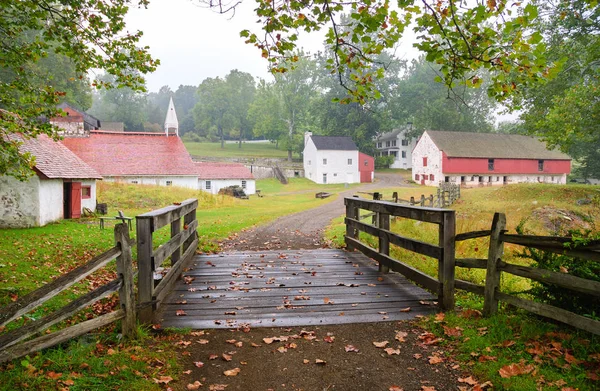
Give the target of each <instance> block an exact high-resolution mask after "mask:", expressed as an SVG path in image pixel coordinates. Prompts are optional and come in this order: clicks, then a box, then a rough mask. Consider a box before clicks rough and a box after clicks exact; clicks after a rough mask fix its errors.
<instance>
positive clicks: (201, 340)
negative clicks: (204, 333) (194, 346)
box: [196, 339, 209, 345]
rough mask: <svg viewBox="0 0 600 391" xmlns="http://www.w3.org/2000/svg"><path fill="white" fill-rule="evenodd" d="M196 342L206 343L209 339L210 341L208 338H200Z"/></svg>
mask: <svg viewBox="0 0 600 391" xmlns="http://www.w3.org/2000/svg"><path fill="white" fill-rule="evenodd" d="M196 342H198V343H199V344H200V345H206V344H207V343H208V342H209V341H208V339H199V340H198V341H196Z"/></svg>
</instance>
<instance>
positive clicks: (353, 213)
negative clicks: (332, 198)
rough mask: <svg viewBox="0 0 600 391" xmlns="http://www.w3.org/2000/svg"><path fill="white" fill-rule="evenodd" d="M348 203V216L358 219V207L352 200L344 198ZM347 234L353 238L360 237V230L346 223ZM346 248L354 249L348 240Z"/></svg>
mask: <svg viewBox="0 0 600 391" xmlns="http://www.w3.org/2000/svg"><path fill="white" fill-rule="evenodd" d="M344 202H345V203H346V218H349V219H354V220H358V208H357V207H356V206H355V205H354V204H353V203H352V200H349V199H346V200H344ZM346 236H347V237H349V238H353V239H358V231H357V230H355V229H354V228H352V227H350V226H349V225H348V224H346ZM346 249H348V251H354V247H352V245H351V244H350V242H348V241H347V240H346Z"/></svg>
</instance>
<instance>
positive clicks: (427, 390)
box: [421, 386, 436, 391]
mask: <svg viewBox="0 0 600 391" xmlns="http://www.w3.org/2000/svg"><path fill="white" fill-rule="evenodd" d="M421 391H436V390H435V387H434V386H421Z"/></svg>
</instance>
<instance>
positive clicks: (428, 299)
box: [156, 249, 436, 329]
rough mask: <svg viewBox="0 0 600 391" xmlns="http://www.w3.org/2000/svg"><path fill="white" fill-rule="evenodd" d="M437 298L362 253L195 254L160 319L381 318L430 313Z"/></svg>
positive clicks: (245, 322) (299, 322) (230, 322)
mask: <svg viewBox="0 0 600 391" xmlns="http://www.w3.org/2000/svg"><path fill="white" fill-rule="evenodd" d="M435 299H436V298H435V297H434V296H433V295H431V294H430V293H428V292H427V291H425V290H423V289H421V288H419V287H417V286H416V285H414V284H412V283H411V282H410V281H408V280H407V279H406V278H404V277H402V276H401V275H399V274H383V273H380V272H379V271H378V269H377V264H376V263H375V262H374V261H372V260H370V259H369V258H367V257H366V256H364V255H363V254H361V253H359V252H347V251H343V250H328V249H323V250H300V251H258V252H254V251H252V252H233V253H228V254H220V255H201V256H196V257H195V258H194V259H193V261H192V263H191V264H190V266H189V268H188V269H186V271H185V272H184V273H183V278H182V279H181V280H180V281H179V282H178V283H176V285H175V287H174V290H173V292H172V293H171V294H170V295H168V296H167V297H166V298H165V300H164V301H163V302H162V305H161V307H160V309H161V311H160V312H159V313H158V316H157V319H156V321H157V322H158V323H160V324H161V326H162V327H178V328H185V327H189V328H194V329H206V328H231V327H234V328H238V327H246V326H248V327H281V326H285V327H289V326H308V325H325V324H341V323H366V322H380V321H386V320H387V321H392V320H403V319H410V318H414V316H415V315H424V314H429V313H431V312H432V311H435V309H436V308H435V305H434V303H433V300H435Z"/></svg>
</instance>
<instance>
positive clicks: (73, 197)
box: [63, 182, 81, 219]
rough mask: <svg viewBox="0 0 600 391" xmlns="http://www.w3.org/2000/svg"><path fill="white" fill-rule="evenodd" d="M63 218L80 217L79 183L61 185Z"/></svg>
mask: <svg viewBox="0 0 600 391" xmlns="http://www.w3.org/2000/svg"><path fill="white" fill-rule="evenodd" d="M63 190H64V191H63V198H64V200H63V201H64V202H63V205H64V206H63V216H64V218H65V219H78V218H80V217H81V182H65V183H64V184H63Z"/></svg>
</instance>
